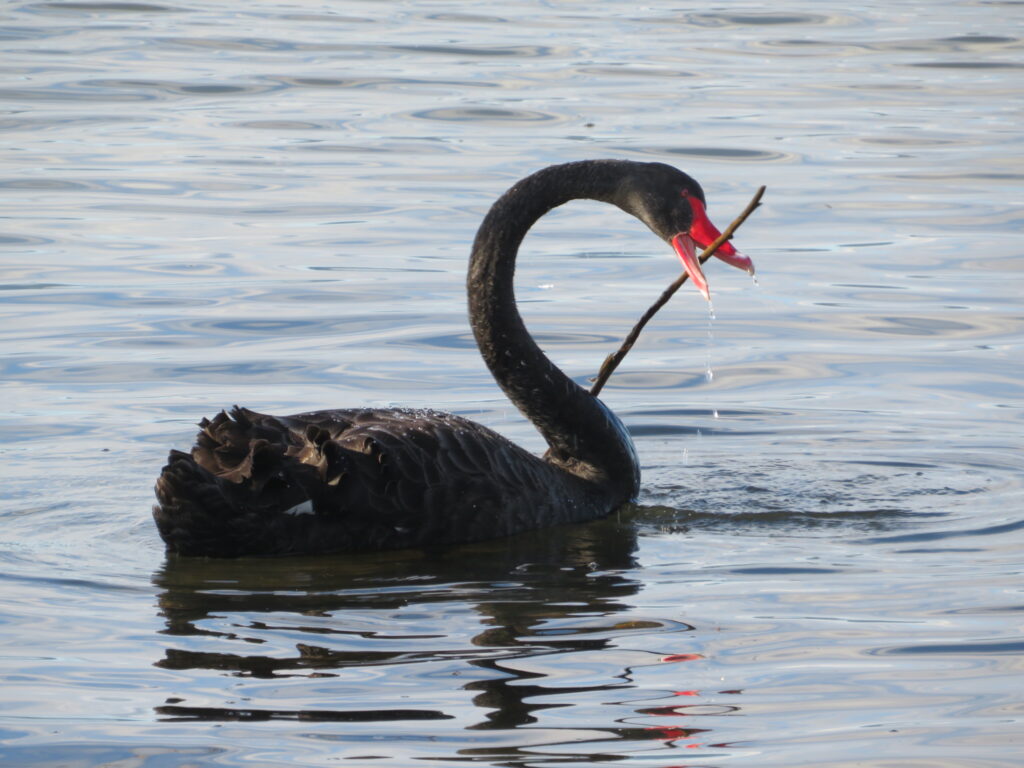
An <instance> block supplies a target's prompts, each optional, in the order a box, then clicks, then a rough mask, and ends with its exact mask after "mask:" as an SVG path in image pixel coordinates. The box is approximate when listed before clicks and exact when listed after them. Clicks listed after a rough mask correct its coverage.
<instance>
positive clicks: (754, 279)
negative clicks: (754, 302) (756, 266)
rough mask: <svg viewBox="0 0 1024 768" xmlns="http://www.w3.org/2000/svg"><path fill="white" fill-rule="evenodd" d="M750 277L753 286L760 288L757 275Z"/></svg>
mask: <svg viewBox="0 0 1024 768" xmlns="http://www.w3.org/2000/svg"><path fill="white" fill-rule="evenodd" d="M750 279H751V280H753V281H754V287H755V288H760V287H761V284H760V283H759V282H757V275H751V276H750Z"/></svg>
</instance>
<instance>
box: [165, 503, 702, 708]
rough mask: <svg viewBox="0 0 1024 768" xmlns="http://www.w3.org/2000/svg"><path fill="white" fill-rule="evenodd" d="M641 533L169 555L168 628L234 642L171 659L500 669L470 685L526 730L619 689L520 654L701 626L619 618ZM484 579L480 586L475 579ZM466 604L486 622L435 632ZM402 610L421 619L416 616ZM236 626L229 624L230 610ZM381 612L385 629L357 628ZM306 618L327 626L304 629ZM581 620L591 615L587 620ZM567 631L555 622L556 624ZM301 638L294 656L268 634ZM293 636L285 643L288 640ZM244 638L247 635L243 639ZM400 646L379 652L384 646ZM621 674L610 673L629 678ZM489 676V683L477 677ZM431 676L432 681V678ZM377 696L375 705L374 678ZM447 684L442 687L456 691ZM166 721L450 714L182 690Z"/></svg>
mask: <svg viewBox="0 0 1024 768" xmlns="http://www.w3.org/2000/svg"><path fill="white" fill-rule="evenodd" d="M636 546H637V542H636V535H635V530H634V528H633V527H632V526H631V525H629V524H622V523H619V522H617V521H616V520H614V519H611V520H604V521H599V522H598V523H594V524H589V525H585V526H564V527H559V528H555V529H551V530H548V531H544V532H538V533H533V534H527V535H523V536H519V537H515V538H513V539H510V540H505V541H496V542H486V543H482V544H478V545H475V546H471V547H464V548H460V549H457V550H453V551H450V552H438V553H413V552H404V553H387V554H382V555H368V556H361V557H353V558H331V557H327V558H294V559H283V560H282V559H278V560H251V559H249V560H234V561H232V560H226V561H217V560H202V559H192V558H178V557H169V558H168V559H167V562H166V563H165V565H164V567H163V568H162V569H161V570H160V571H158V572H157V573H156V574H155V575H154V577H153V582H154V584H155V585H156V586H157V587H158V589H159V590H160V591H159V606H160V612H161V615H162V616H163V617H164V619H165V622H166V626H165V628H164V629H163V633H164V634H166V635H168V636H171V637H175V638H183V639H184V638H189V637H194V636H202V637H205V638H216V639H217V641H218V643H219V644H221V645H224V646H230V647H231V650H223V651H212V652H211V651H195V650H191V649H189V648H187V647H171V648H168V649H167V650H166V653H165V656H164V658H163V659H160V660H159V661H157V662H156V665H157V666H158V667H161V668H164V669H172V670H210V671H216V672H221V673H227V674H229V675H232V676H238V677H245V678H261V679H272V678H282V677H293V676H299V677H308V678H330V677H337V676H338V674H339V673H341V672H342V671H343V670H345V669H347V668H350V667H368V666H370V667H380V668H383V667H388V666H391V665H423V666H424V669H425V670H429V668H430V667H429V666H428V665H429V662H433V661H448V662H450V661H461V662H464V663H465V664H466V665H467V666H468V667H471V668H475V669H477V670H483V671H484V672H485V673H486V674H484V675H480V674H472V675H467V677H470V678H471V681H470V682H468V683H466V684H465V686H463V688H464V689H465V690H467V691H472V692H473V701H474V703H475V704H476V705H477V706H478V707H480V708H481V709H484V710H489V711H487V712H486V713H483V712H482V713H481V715H480V721H479V722H478V723H477V724H476V725H475V726H473V727H475V728H515V727H517V726H520V725H524V724H527V723H531V722H534V721H535V719H536V718H535V717H534V716H533V714H532V713H534V712H536V711H537V710H541V709H546V708H549V707H551V706H565V705H566V704H545V703H540V702H535V701H531V700H533V699H537V698H539V697H543V696H546V695H557V696H560V697H566V699H564V701H566V702H567V703H568V702H569V701H571V697H572V696H573V695H574V694H579V693H584V692H588V691H597V690H600V691H610V690H614V689H615V688H618V687H628V680H627V679H622V680H621V681H620V682H619V683H618V684H607V683H603V684H598V685H594V686H583V687H573V686H568V687H566V686H564V685H558V681H557V680H556V681H553V683H554V684H553V685H552V686H548V685H547V684H545V682H544V680H543V678H542V677H541V676H539V675H537V674H534V673H526V672H520V671H517V670H516V668H515V667H514V666H509V665H507V664H506V663H505V662H507V661H509V660H515V659H522V658H529V657H536V656H543V655H547V654H553V653H556V654H565V653H573V652H588V651H600V650H602V649H605V648H608V647H609V644H610V643H611V642H612V641H613V640H614V638H615V637H616V636H617V635H620V634H623V633H627V634H628V632H630V631H644V632H651V631H673V632H679V631H689V630H691V629H692V627H689V626H688V625H685V624H680V623H670V624H668V625H664V624H663V623H661V622H630V623H628V624H626V625H619V624H618V623H617V621H616V619H615V616H616V613H618V612H619V611H621V610H622V609H623V608H624V607H625V604H624V603H623V601H624V600H626V599H628V598H630V597H632V596H633V595H635V594H636V593H637V591H638V589H639V587H640V583H639V582H638V581H636V580H634V579H633V578H631V577H629V576H626V575H624V574H623V573H622V572H623V571H626V570H629V569H632V568H633V567H635V565H636V563H635V559H634V554H635V551H636ZM468 574H471V575H472V576H471V579H472V580H471V581H467V580H466V577H467V575H468ZM453 599H458V600H459V601H460V602H464V603H465V604H466V605H468V606H469V607H470V609H471V610H472V611H473V612H474V613H475V614H476V616H477V622H478V624H479V626H480V628H479V631H477V632H476V633H475V634H473V635H472V636H471V637H469V638H468V639H467V641H466V642H465V643H464V644H459V646H458V647H455V648H453V647H451V646H452V641H451V640H450V639H449V638H448V637H447V636H446V634H445V633H444V632H443V630H442V631H440V632H436V631H435V632H434V633H430V632H427V633H424V629H423V628H424V626H431V625H432V623H433V622H431V621H429V620H427V619H426V617H427V616H428V615H429V614H430V611H431V606H432V605H435V604H438V603H449V602H450V601H451V600H453ZM398 609H401V610H402V611H403V612H412V613H413V614H414V616H413V618H411V619H409V620H405V621H402V620H401V618H400V617H399V616H398V615H396V614H395V611H396V610H398ZM224 616H230V617H231V623H230V625H229V626H225V627H224V628H223V629H216V630H212V629H208V628H206V626H205V625H209V624H210V623H215V624H217V625H218V626H223V617H224ZM367 616H373V617H375V618H376V621H377V628H376V629H373V630H367V629H351V628H348V627H349V626H350V625H351V623H352V619H353V618H355V619H356V621H359V620H360V619H365V618H366V617H367ZM303 617H314V618H315V621H312V622H309V623H308V624H304V621H303ZM572 620H585V621H584V623H583V625H581V624H579V623H573V622H572ZM559 623H561V624H562V626H563V627H564V628H563V629H557V628H556V629H552V628H551V627H550V626H549V625H552V624H554V625H555V626H558V624H559ZM275 632H281V633H282V634H283V635H284V636H285V637H295V636H300V637H301V638H302V640H301V641H298V642H295V643H294V646H293V647H294V651H293V653H291V654H285V655H281V654H280V650H281V646H280V645H272V647H270V648H268V652H267V653H265V654H259V653H253V651H255V650H257V649H258V648H259V646H260V645H262V644H265V643H267V641H266V640H265V639H261V636H263V637H265V636H267V635H273V634H274V633H275ZM288 642H290V641H285V645H287V644H288ZM239 643H243V644H244V649H243V648H238V645H239ZM380 645H384V646H391V647H392V649H391V650H379V649H378V648H377V646H380ZM621 674H622V673H621V670H615V671H612V672H611V673H610V675H609V676H610V677H613V678H614V677H618V676H620V675H621ZM472 678H477V679H472ZM424 684H429V682H428V678H424ZM365 695H366V700H368V701H370V700H374V691H373V688H372V686H371V687H369V688H367V690H366V692H365ZM443 695H444V694H443V692H439V696H440V697H442V698H443ZM156 712H157V713H158V714H160V715H162V716H166V717H171V718H178V719H201V720H214V721H216V720H241V719H244V720H268V719H298V720H313V721H339V722H343V721H371V720H381V721H390V720H429V719H445V718H449V717H450V715H447V714H446V713H445V712H444V711H443V709H438V710H424V709H416V710H409V709H401V708H387V707H383V708H379V709H375V710H349V709H346V710H325V709H323V708H316V709H295V710H284V709H276V708H275V709H268V708H264V707H253V708H240V707H237V706H233V707H227V706H224V707H216V706H213V707H201V706H194V705H191V704H189V702H188V701H187V700H181V699H177V698H176V699H175V700H174V701H173V702H172V703H165V704H163V705H161V706H159V707H157V708H156Z"/></svg>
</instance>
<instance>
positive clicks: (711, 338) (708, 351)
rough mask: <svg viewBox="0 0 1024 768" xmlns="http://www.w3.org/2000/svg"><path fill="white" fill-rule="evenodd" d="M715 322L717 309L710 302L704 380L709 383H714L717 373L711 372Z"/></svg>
mask: <svg viewBox="0 0 1024 768" xmlns="http://www.w3.org/2000/svg"><path fill="white" fill-rule="evenodd" d="M714 321H715V308H714V307H713V306H712V305H711V302H710V301H709V302H708V343H707V346H706V348H705V355H704V378H706V379H707V380H708V381H713V380H714V378H715V372H714V371H713V370H711V346H712V345H713V344H714V341H715V339H714V333H713V331H714V328H713V324H714Z"/></svg>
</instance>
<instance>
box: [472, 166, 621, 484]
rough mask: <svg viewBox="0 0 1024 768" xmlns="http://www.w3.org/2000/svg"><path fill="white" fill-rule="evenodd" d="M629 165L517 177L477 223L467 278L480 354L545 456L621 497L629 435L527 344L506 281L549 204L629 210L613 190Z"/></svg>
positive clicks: (556, 168) (562, 168)
mask: <svg viewBox="0 0 1024 768" xmlns="http://www.w3.org/2000/svg"><path fill="white" fill-rule="evenodd" d="M630 165H631V164H630V163H628V162H627V161H615V160H598V161H585V162H579V163H567V164H565V165H557V166H551V167H549V168H545V169H543V170H541V171H538V172H537V173H535V174H533V175H532V176H528V177H527V178H525V179H523V180H522V181H520V182H518V183H517V184H516V185H515V186H513V187H512V188H511V189H510V190H509V191H508V192H506V193H505V194H504V195H503V196H502V197H501V198H499V199H498V200H497V202H495V203H494V205H493V206H492V207H491V210H490V211H489V212H488V214H487V216H486V217H485V218H484V221H483V223H482V224H481V225H480V229H479V231H478V232H477V236H476V240H475V242H474V244H473V253H472V256H471V258H470V266H469V276H468V279H467V289H468V292H469V314H470V320H471V321H472V324H473V333H474V335H475V336H476V341H477V345H478V346H479V347H480V353H481V355H482V356H483V358H484V361H485V362H486V363H487V367H488V368H490V370H491V373H492V374H493V375H494V378H495V379H496V380H497V381H498V384H499V385H500V386H501V388H502V389H503V390H504V392H505V394H506V395H507V396H508V398H509V399H510V400H511V401H512V402H513V403H514V404H515V405H516V407H517V408H519V410H520V411H521V412H522V413H523V414H524V415H525V416H526V417H527V418H528V419H530V421H532V422H533V423H534V425H535V426H536V427H537V429H538V430H539V431H540V433H541V434H542V435H543V436H544V439H545V440H547V442H548V445H549V446H550V447H551V451H550V452H549V458H550V459H551V460H552V461H553V462H555V463H556V464H559V465H561V466H563V467H565V468H566V469H568V470H569V471H572V472H574V473H575V474H578V475H581V476H584V477H587V478H588V479H592V480H595V481H597V482H600V483H602V484H605V485H608V486H611V487H612V488H613V489H615V490H616V491H617V492H619V493H622V494H625V496H624V497H623V500H628V499H632V498H633V497H635V495H636V493H637V491H638V490H639V482H640V470H639V464H638V461H637V457H636V451H635V449H634V448H633V443H632V440H630V437H629V434H628V433H627V431H626V429H625V427H624V426H623V425H622V422H620V421H619V419H618V418H617V417H616V416H615V415H614V414H613V413H612V412H611V410H610V409H609V408H608V407H607V406H605V405H604V404H603V403H602V402H601V401H600V400H598V399H597V398H596V397H594V396H593V395H591V394H590V393H589V392H587V391H586V390H585V389H583V388H582V387H580V386H579V385H578V384H576V383H575V382H574V381H573V380H572V379H570V378H569V377H568V376H566V375H565V374H564V373H563V372H562V371H561V369H559V368H558V366H556V365H555V364H554V363H552V362H551V361H550V360H549V359H548V358H547V357H546V356H545V355H544V353H543V352H542V351H541V350H540V348H539V347H538V346H537V344H536V342H534V340H533V338H532V337H531V336H530V334H529V333H528V332H527V330H526V327H525V325H524V324H523V319H522V317H521V316H520V314H519V310H518V309H517V308H516V300H515V295H514V293H513V278H514V275H515V262H516V254H517V252H518V250H519V245H520V243H521V242H522V240H523V237H524V236H525V235H526V233H527V231H528V230H529V229H530V227H531V226H533V224H534V223H535V222H536V221H537V220H538V219H539V218H540V217H541V216H543V215H544V214H545V213H547V212H548V211H550V210H551V209H552V208H555V207H557V206H559V205H562V204H563V203H566V202H568V201H570V200H574V199H580V198H587V199H593V200H601V201H604V202H607V203H612V204H613V205H618V206H619V207H622V208H624V209H625V210H630V208H631V207H632V206H631V205H629V204H628V200H626V197H624V195H623V193H622V192H620V190H621V189H622V181H623V177H624V176H625V175H628V167H629V166H630ZM624 200H625V202H623V201H624ZM630 212H633V211H630Z"/></svg>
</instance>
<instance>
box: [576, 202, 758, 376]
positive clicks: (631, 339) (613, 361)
mask: <svg viewBox="0 0 1024 768" xmlns="http://www.w3.org/2000/svg"><path fill="white" fill-rule="evenodd" d="M764 190H765V188H764V187H761V188H759V189H758V190H757V192H756V193H754V197H753V198H752V199H751V201H750V203H749V204H748V205H747V207H746V208H745V209H744V211H743V213H741V214H740V215H739V216H737V217H736V219H735V221H733V223H732V224H730V225H729V226H728V227H726V228H725V231H724V232H723V233H722V234H721V235H719V236H718V238H717V239H716V240H715V242H713V243H712V244H711V245H709V246H708V247H707V248H705V249H704V252H703V253H702V254H701V255H700V263H701V264H703V263H704V262H705V261H707V260H708V259H710V258H711V257H712V256H713V255H714V254H715V251H717V250H718V248H719V246H721V245H722V243H724V242H725V241H726V240H728V239H729V238H730V237H732V235H733V233H734V232H735V231H736V230H737V229H739V227H740V225H741V224H742V223H743V222H744V221H746V220H747V217H748V216H750V214H752V213H753V212H754V211H755V210H757V207H758V206H759V205H761V197H762V196H763V195H764ZM689 276H690V275H689V274H688V273H687V272H683V274H681V275H680V276H679V277H677V278H676V280H675V282H674V283H672V285H670V286H669V287H668V288H666V289H665V290H664V291H663V292H662V294H661V296H659V297H658V300H657V301H656V302H654V303H653V304H652V305H651V306H650V308H648V310H647V311H646V312H644V314H643V317H641V318H640V320H639V321H637V324H636V325H634V326H633V330H631V331H630V332H629V334H628V335H627V336H626V338H625V340H624V341H623V342H622V345H621V346H620V347H619V348H618V350H616V351H615V352H614V353H612V354H610V355H608V357H606V358H605V359H604V362H603V363H601V370H600V371H599V372H598V374H597V376H596V377H595V378H594V385H593V386H592V387H591V388H590V394H592V395H595V396H596V395H597V394H598V393H599V392H600V391H601V389H602V388H603V387H604V385H605V382H607V381H608V377H609V376H611V375H612V373H613V372H614V371H615V369H616V368H618V367H619V363H621V362H622V360H623V358H625V357H626V353H627V352H629V350H631V349H632V348H633V344H634V343H636V340H637V338H639V336H640V332H641V331H642V330H643V329H644V326H645V325H647V323H648V321H650V319H651V318H652V317H654V315H655V314H657V312H658V310H659V309H661V308H662V307H663V306H665V304H667V303H668V300H669V299H671V298H672V295H673V294H674V293H675V292H676V291H678V290H679V288H680V287H681V286H682V284H683V283H685V282H686V280H687V278H689Z"/></svg>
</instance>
